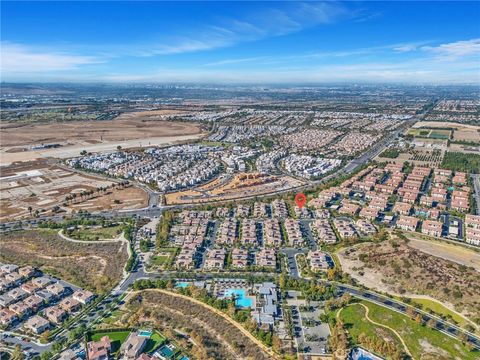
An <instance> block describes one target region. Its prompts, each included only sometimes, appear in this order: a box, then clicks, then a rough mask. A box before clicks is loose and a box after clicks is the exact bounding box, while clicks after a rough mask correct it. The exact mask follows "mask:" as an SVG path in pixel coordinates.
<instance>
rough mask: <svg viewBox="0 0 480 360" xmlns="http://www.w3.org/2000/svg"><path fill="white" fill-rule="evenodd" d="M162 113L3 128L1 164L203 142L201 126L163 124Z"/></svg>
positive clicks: (24, 124)
mask: <svg viewBox="0 0 480 360" xmlns="http://www.w3.org/2000/svg"><path fill="white" fill-rule="evenodd" d="M161 116H162V115H161V114H159V113H158V112H135V113H127V114H122V115H120V116H119V117H117V118H116V119H113V120H105V121H69V122H64V123H57V122H54V123H33V124H32V123H29V122H10V123H4V124H2V125H1V126H0V136H1V139H2V143H1V147H0V151H1V152H0V155H1V158H0V160H1V164H10V163H13V162H16V161H29V160H33V159H36V158H45V157H59V158H67V157H73V156H78V154H79V153H80V152H81V151H82V150H86V151H89V152H97V151H112V150H114V149H116V147H117V145H120V146H122V147H123V148H130V147H141V146H149V145H165V144H171V143H175V142H177V141H185V140H192V139H198V138H201V137H202V136H203V135H204V133H203V131H202V129H201V125H200V124H198V123H192V122H173V121H163V120H159V119H160V118H161ZM41 144H60V145H61V146H60V147H57V148H50V149H35V150H32V149H31V146H32V145H37V146H38V145H41Z"/></svg>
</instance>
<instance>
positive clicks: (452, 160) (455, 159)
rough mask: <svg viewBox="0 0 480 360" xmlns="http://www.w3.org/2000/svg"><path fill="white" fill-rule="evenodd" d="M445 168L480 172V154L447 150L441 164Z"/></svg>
mask: <svg viewBox="0 0 480 360" xmlns="http://www.w3.org/2000/svg"><path fill="white" fill-rule="evenodd" d="M441 167H442V168H443V169H450V170H454V171H463V172H472V173H477V174H478V173H480V155H478V154H464V153H459V152H447V153H446V154H445V156H444V157H443V161H442V164H441Z"/></svg>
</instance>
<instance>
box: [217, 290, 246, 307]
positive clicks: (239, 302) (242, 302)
mask: <svg viewBox="0 0 480 360" xmlns="http://www.w3.org/2000/svg"><path fill="white" fill-rule="evenodd" d="M232 295H235V305H236V306H237V307H239V308H251V307H252V305H253V301H252V299H249V298H247V297H246V295H245V290H244V289H227V290H226V291H225V294H224V295H223V297H224V298H230V297H231V296H232Z"/></svg>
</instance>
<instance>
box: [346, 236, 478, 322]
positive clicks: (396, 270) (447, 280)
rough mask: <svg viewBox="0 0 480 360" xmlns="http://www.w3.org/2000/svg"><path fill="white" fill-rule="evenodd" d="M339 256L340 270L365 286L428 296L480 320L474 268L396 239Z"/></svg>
mask: <svg viewBox="0 0 480 360" xmlns="http://www.w3.org/2000/svg"><path fill="white" fill-rule="evenodd" d="M435 252H442V250H440V249H437V250H435ZM338 257H339V259H340V262H341V265H342V270H343V271H344V272H346V273H348V274H350V275H351V276H352V277H353V278H355V279H357V280H358V281H359V282H360V283H362V284H364V285H365V286H367V287H370V288H374V289H377V290H379V291H384V292H388V293H391V294H395V295H404V296H415V295H425V296H430V297H432V298H434V299H436V300H438V301H440V302H442V303H443V304H445V305H446V306H447V307H449V308H452V309H455V310H456V311H458V312H460V313H461V314H463V315H464V316H466V317H468V318H469V319H472V320H474V321H475V320H478V319H479V317H480V310H479V309H480V300H479V299H478V293H479V291H480V277H479V276H478V272H477V271H476V270H475V269H473V268H470V267H467V266H465V265H460V264H458V263H456V262H452V261H449V260H446V259H443V258H440V257H436V256H433V255H430V254H427V253H425V252H423V251H421V250H418V249H417V248H415V247H414V246H412V245H410V244H409V243H404V242H403V240H400V239H398V238H395V240H394V241H386V242H383V243H381V244H372V243H366V244H360V245H357V246H353V247H348V248H345V249H342V250H341V251H340V252H338Z"/></svg>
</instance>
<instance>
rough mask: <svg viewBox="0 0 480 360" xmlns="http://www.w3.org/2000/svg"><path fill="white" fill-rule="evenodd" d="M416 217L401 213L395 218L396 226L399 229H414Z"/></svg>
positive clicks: (416, 222)
mask: <svg viewBox="0 0 480 360" xmlns="http://www.w3.org/2000/svg"><path fill="white" fill-rule="evenodd" d="M417 225H418V219H417V218H414V217H413V216H405V215H402V216H400V218H399V219H398V220H397V224H396V226H397V227H399V228H400V229H403V230H407V231H415V230H416V229H417Z"/></svg>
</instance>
